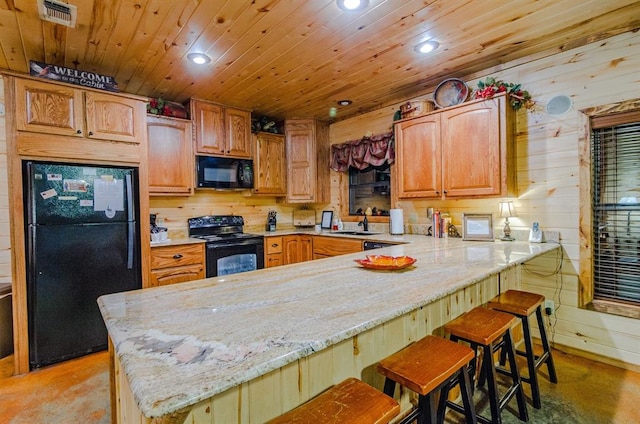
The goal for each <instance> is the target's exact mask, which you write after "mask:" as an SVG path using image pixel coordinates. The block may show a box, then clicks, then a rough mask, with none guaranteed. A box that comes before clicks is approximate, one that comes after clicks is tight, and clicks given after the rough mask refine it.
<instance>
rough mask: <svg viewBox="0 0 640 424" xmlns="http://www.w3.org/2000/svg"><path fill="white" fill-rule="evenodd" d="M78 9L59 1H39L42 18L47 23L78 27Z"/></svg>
mask: <svg viewBox="0 0 640 424" xmlns="http://www.w3.org/2000/svg"><path fill="white" fill-rule="evenodd" d="M77 9H78V8H77V7H76V6H74V5H72V4H67V3H63V2H61V1H57V0H38V10H39V11H40V18H41V19H42V20H45V21H49V22H54V23H56V24H60V25H64V26H68V27H71V28H74V27H75V26H76V16H77V14H78V11H77Z"/></svg>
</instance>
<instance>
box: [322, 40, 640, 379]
mask: <svg viewBox="0 0 640 424" xmlns="http://www.w3.org/2000/svg"><path fill="white" fill-rule="evenodd" d="M638 69H640V34H639V33H634V32H628V33H625V34H621V35H618V36H616V37H612V38H609V39H607V40H604V41H601V42H596V43H593V44H589V45H587V46H584V47H580V48H577V49H574V50H569V51H566V52H563V53H559V54H555V55H551V56H548V57H538V58H536V59H535V60H533V59H531V60H530V61H519V62H518V63H505V64H504V65H502V66H501V67H500V68H499V69H498V68H496V69H487V70H486V71H484V72H482V73H479V74H475V75H472V76H469V77H467V78H465V80H466V81H467V83H468V84H469V86H470V88H475V87H476V86H477V82H478V80H479V79H484V78H486V77H488V76H494V77H496V78H499V79H502V80H504V81H506V82H514V83H521V84H522V85H523V87H524V88H525V89H526V90H528V91H529V92H530V93H531V94H532V96H533V98H534V100H536V101H537V102H538V104H537V107H536V109H535V110H534V111H533V112H526V111H520V112H519V113H518V117H517V146H516V147H517V175H518V193H519V196H518V198H517V199H514V204H515V207H516V210H517V213H518V216H517V217H515V218H510V219H509V222H510V224H511V229H512V231H516V232H518V231H520V232H521V234H522V233H523V234H525V235H526V234H528V233H527V231H528V229H529V227H530V225H531V224H532V222H534V221H538V222H539V223H540V225H541V227H542V228H543V229H544V230H553V231H559V232H560V234H561V239H562V240H561V242H562V245H563V247H564V249H563V254H564V261H563V266H562V273H560V274H558V275H551V276H544V275H538V274H537V273H536V272H535V267H534V266H532V267H531V269H530V272H526V271H524V272H523V280H524V288H525V289H526V290H530V291H534V292H538V293H541V294H543V295H545V296H546V297H547V298H548V299H553V300H554V302H555V305H556V308H557V311H556V314H555V316H553V317H551V320H550V321H549V326H550V330H551V338H552V340H553V341H554V342H555V343H556V347H561V348H563V349H565V350H568V351H578V352H579V353H582V354H584V355H585V356H592V355H604V356H605V357H606V360H607V361H609V362H611V363H615V364H618V365H620V364H623V363H624V364H626V366H631V367H633V366H635V367H637V366H638V365H640V321H638V320H635V319H631V318H624V317H620V316H614V315H608V314H603V313H599V312H593V311H589V310H585V309H581V308H579V307H578V305H579V302H578V270H579V266H580V264H579V221H580V216H579V206H580V203H579V193H580V190H579V170H580V168H579V165H580V164H579V160H578V152H579V146H578V138H579V134H580V132H581V131H582V128H580V127H579V125H580V124H579V119H578V114H579V112H578V111H579V110H580V109H584V108H588V107H593V106H598V105H603V104H609V103H615V102H620V101H625V100H630V99H634V98H640V80H639V79H638ZM558 94H566V95H568V96H570V97H571V98H572V99H573V103H574V104H573V107H572V109H571V110H570V111H569V112H568V113H566V114H565V115H563V116H558V117H554V116H550V115H549V114H547V113H546V112H545V111H544V107H545V105H546V103H547V102H548V101H549V99H551V98H552V97H553V96H555V95H558ZM425 98H427V99H430V96H425ZM398 106H399V105H393V106H391V107H387V108H384V109H380V110H378V111H376V112H372V113H368V114H366V115H361V116H358V117H355V118H352V119H348V120H344V121H340V122H337V123H335V124H333V125H332V126H331V133H330V137H331V142H332V143H342V142H344V141H346V140H351V139H357V138H361V137H362V136H363V135H365V134H366V133H379V132H384V131H387V130H388V129H389V127H390V124H391V122H392V117H393V113H394V111H395V110H397V108H398ZM339 181H340V177H339V176H336V173H333V174H332V182H333V184H334V186H333V187H332V194H333V196H332V204H334V205H339V202H340V197H339V193H340V190H339V188H340V187H339ZM499 200H501V199H495V200H457V201H456V200H452V201H401V202H400V204H399V205H398V206H399V207H402V208H403V209H404V210H405V213H404V216H405V223H406V224H412V223H417V224H426V223H427V218H426V208H427V207H434V208H437V209H440V210H442V211H447V212H450V213H451V215H452V217H453V223H454V224H460V222H461V221H462V214H463V213H464V212H490V213H493V214H494V216H496V217H497V215H498V201H499ZM494 226H495V227H497V228H498V229H501V228H502V226H503V220H502V219H500V218H495V219H494ZM545 260H547V261H549V260H554V261H555V260H556V259H548V258H546V259H545ZM541 269H544V268H542V267H541ZM546 269H549V268H546Z"/></svg>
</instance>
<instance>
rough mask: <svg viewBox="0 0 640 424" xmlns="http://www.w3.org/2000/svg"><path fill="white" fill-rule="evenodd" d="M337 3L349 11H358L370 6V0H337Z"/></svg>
mask: <svg viewBox="0 0 640 424" xmlns="http://www.w3.org/2000/svg"><path fill="white" fill-rule="evenodd" d="M336 3H337V4H338V7H339V8H340V9H342V10H345V11H347V12H358V11H360V10H364V9H366V8H367V7H369V0H336Z"/></svg>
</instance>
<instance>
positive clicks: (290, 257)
mask: <svg viewBox="0 0 640 424" xmlns="http://www.w3.org/2000/svg"><path fill="white" fill-rule="evenodd" d="M283 254H284V264H285V265H288V264H295V263H298V262H305V261H310V260H311V259H313V249H312V236H310V235H291V236H285V237H284V239H283Z"/></svg>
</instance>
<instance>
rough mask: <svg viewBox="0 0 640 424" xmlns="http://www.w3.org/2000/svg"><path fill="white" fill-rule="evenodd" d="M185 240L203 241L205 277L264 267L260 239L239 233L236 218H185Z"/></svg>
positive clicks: (240, 220) (239, 223)
mask: <svg viewBox="0 0 640 424" xmlns="http://www.w3.org/2000/svg"><path fill="white" fill-rule="evenodd" d="M188 225H189V237H195V238H200V239H203V240H205V241H206V267H207V272H206V275H207V277H218V276H222V275H228V274H235V273H238V272H245V271H253V270H256V269H262V268H264V237H263V236H261V235H258V234H249V233H245V232H244V231H243V227H244V219H243V218H242V217H241V216H239V215H208V216H200V217H195V218H189V220H188Z"/></svg>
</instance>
